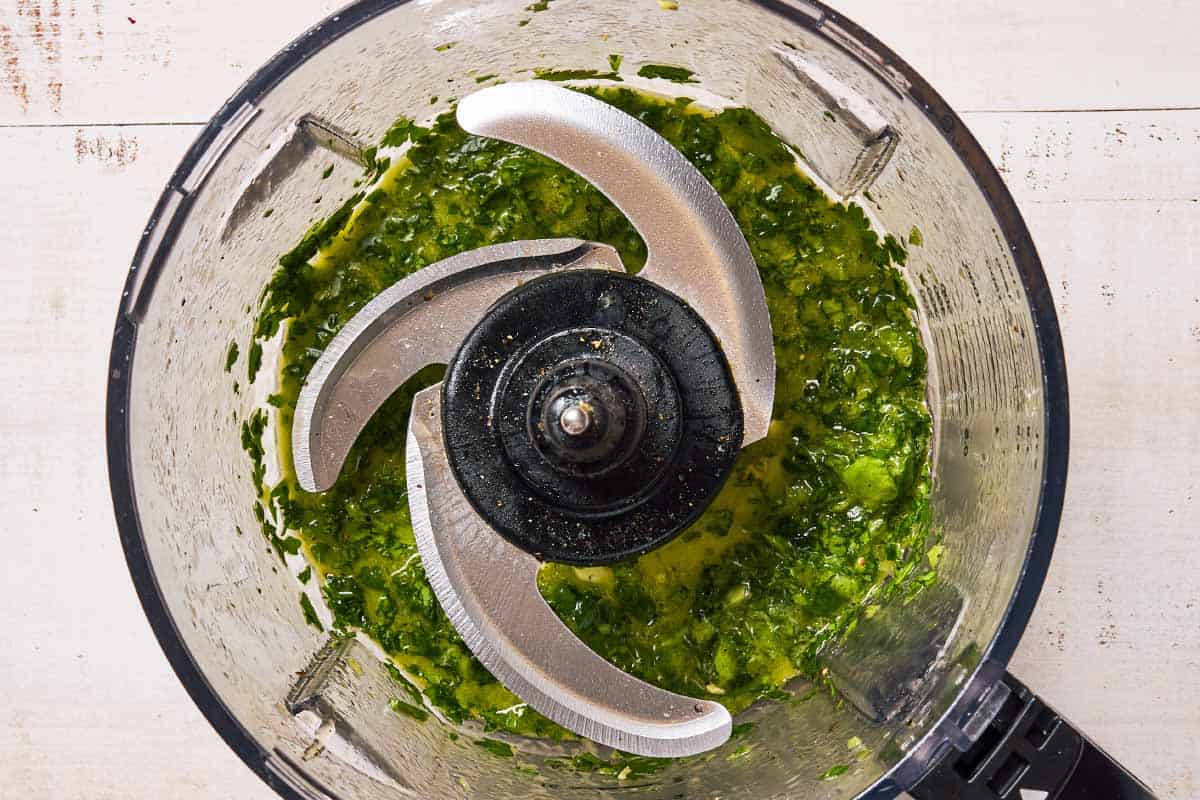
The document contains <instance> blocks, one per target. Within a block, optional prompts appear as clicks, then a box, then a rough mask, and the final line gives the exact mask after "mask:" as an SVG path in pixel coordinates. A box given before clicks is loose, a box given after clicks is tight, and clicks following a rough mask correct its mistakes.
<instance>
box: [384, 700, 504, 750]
mask: <svg viewBox="0 0 1200 800" xmlns="http://www.w3.org/2000/svg"><path fill="white" fill-rule="evenodd" d="M388 706H389V707H390V708H391V709H392V711H395V712H396V713H397V714H403V715H404V716H406V717H412V718H413V719H415V720H416V721H417V722H424V721H425V720H427V719H429V712H428V711H426V710H425V709H423V708H417V707H416V706H414V705H409V704H408V703H406V702H404V701H403V700H398V699H396V698H395V697H393V698H392V699H391V700H388ZM510 755H511V751H510Z"/></svg>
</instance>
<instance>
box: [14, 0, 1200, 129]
mask: <svg viewBox="0 0 1200 800" xmlns="http://www.w3.org/2000/svg"><path fill="white" fill-rule="evenodd" d="M625 1H626V2H653V1H654V0H625ZM340 5H341V4H340V3H338V2H331V0H287V2H280V1H279V0H276V1H275V2H256V3H246V2H237V0H208V2H203V3H169V2H161V0H159V1H158V2H154V1H151V2H135V1H133V0H126V1H125V2H117V1H116V0H4V2H2V3H0V125H12V124H63V123H67V124H78V123H96V122H107V123H125V124H128V123H134V122H168V121H169V122H203V121H205V120H207V119H208V117H209V116H210V115H211V114H212V113H213V112H214V111H215V110H216V109H217V108H218V107H219V106H220V105H221V103H222V102H224V100H225V99H226V98H227V97H229V95H230V94H231V93H232V91H233V89H234V88H236V87H237V85H238V84H239V83H240V82H241V81H242V80H244V79H245V78H246V77H247V76H248V75H249V73H250V71H251V70H253V69H254V68H255V67H257V66H258V65H259V64H261V63H263V62H264V61H265V60H266V59H267V58H269V57H270V56H271V55H273V54H274V53H275V52H276V51H278V50H279V49H280V48H282V47H283V46H284V45H285V44H287V43H288V42H289V41H291V40H292V39H293V38H294V37H296V36H298V35H299V34H300V33H302V32H303V31H304V30H305V29H307V28H308V27H309V26H311V25H312V24H314V23H315V22H317V21H318V20H320V19H322V18H323V17H324V16H326V15H328V14H330V13H333V12H334V11H335V10H336V9H337V8H338V7H339V6H340ZM835 5H836V6H837V7H838V8H839V9H840V10H841V11H842V12H843V13H845V14H846V15H847V16H848V17H850V18H851V19H853V20H854V21H856V22H858V23H859V24H861V25H863V26H864V27H865V28H866V29H867V30H870V31H872V32H874V33H875V35H877V36H879V37H880V38H881V39H883V40H884V41H885V42H887V44H888V45H889V46H890V47H892V48H893V49H894V50H896V51H897V52H898V53H899V54H900V55H901V56H902V57H904V58H906V59H908V60H909V61H910V62H911V63H912V65H913V66H914V67H916V68H917V70H918V71H920V72H921V73H922V74H924V75H925V76H926V77H930V78H932V77H935V76H936V77H938V80H937V81H934V85H935V86H936V87H937V88H938V90H939V91H941V92H942V93H943V94H944V95H945V96H946V98H947V99H948V100H949V101H950V103H951V105H952V106H954V107H956V108H959V109H962V110H1007V111H1017V110H1031V109H1071V110H1077V109H1100V108H1147V107H1154V108H1160V107H1165V108H1178V107H1192V108H1196V107H1200V84H1198V83H1197V82H1196V81H1195V79H1194V78H1195V72H1196V70H1195V65H1196V63H1197V60H1198V59H1200V53H1198V49H1200V44H1198V43H1197V40H1196V36H1195V34H1196V31H1197V30H1200V3H1196V2H1194V0H1155V1H1154V2H1149V3H1138V2H1134V0H1093V2H1087V3H1085V2H1082V0H1050V1H1049V2H1047V1H1046V0H980V2H973V3H969V4H965V3H962V2H961V1H960V0H890V2H881V1H880V0H845V1H844V2H841V3H835ZM964 67H969V68H964Z"/></svg>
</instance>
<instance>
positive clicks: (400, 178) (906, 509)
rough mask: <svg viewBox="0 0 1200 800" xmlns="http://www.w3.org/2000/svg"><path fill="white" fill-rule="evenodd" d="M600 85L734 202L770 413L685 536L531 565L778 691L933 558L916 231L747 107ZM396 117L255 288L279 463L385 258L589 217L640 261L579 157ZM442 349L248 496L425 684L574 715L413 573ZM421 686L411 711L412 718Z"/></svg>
mask: <svg viewBox="0 0 1200 800" xmlns="http://www.w3.org/2000/svg"><path fill="white" fill-rule="evenodd" d="M589 91H591V92H592V93H593V94H595V95H596V96H598V97H600V98H601V99H603V100H605V101H607V102H610V103H612V104H614V105H616V106H618V107H620V108H622V109H624V110H625V111H627V112H628V113H630V114H633V115H635V116H636V117H638V118H639V119H641V120H642V121H643V122H645V123H646V124H647V125H649V126H650V127H652V128H654V129H655V130H656V131H658V132H659V133H660V134H662V135H663V136H664V137H666V139H667V140H669V141H670V142H671V143H672V144H673V145H674V146H675V147H676V148H678V149H679V150H680V152H682V153H683V154H684V155H685V156H686V157H687V158H688V159H689V160H691V162H692V163H694V164H695V165H696V166H697V167H698V168H699V169H700V171H701V172H703V173H704V175H705V177H706V178H707V179H708V180H709V181H710V182H711V183H712V184H713V186H714V187H716V189H717V190H718V191H719V192H720V194H721V196H722V197H723V198H724V200H725V202H726V204H727V205H728V206H729V208H730V209H731V210H732V211H733V213H734V215H735V217H736V218H737V220H738V222H739V224H740V225H741V228H742V230H743V232H744V233H745V235H746V239H747V241H748V242H749V243H750V247H751V249H752V251H753V253H754V256H755V258H756V260H757V262H758V266H759V269H760V271H761V274H762V280H763V285H764V287H765V289H766V294H767V300H768V305H769V307H770V311H771V320H772V326H773V329H774V335H775V348H776V359H777V388H776V399H775V414H774V422H773V424H772V426H771V430H770V435H769V436H768V437H767V438H766V440H764V441H761V442H759V443H757V444H755V445H753V446H752V447H750V448H748V449H746V450H745V451H743V452H742V454H741V456H740V458H739V460H738V462H737V465H736V468H735V470H734V473H733V475H732V477H731V478H730V480H729V481H728V483H727V484H726V486H725V487H724V489H723V490H722V492H721V493H720V495H719V496H718V498H717V499H716V501H715V502H714V503H713V504H712V506H711V507H710V508H709V509H708V510H707V511H706V512H705V514H704V515H703V516H702V517H701V518H700V520H699V521H697V522H696V523H695V524H694V525H693V526H692V527H691V528H690V529H689V530H687V531H685V532H684V533H683V534H682V535H681V536H680V537H679V538H677V539H676V540H675V541H673V542H672V543H670V544H668V545H666V546H665V547H662V548H660V549H659V550H656V551H654V552H651V553H649V554H647V555H645V556H642V557H640V558H638V559H635V560H632V561H629V562H626V563H621V564H618V565H616V566H613V567H604V568H592V569H578V568H571V567H567V566H562V565H548V566H546V567H545V568H544V569H543V571H542V574H541V576H540V585H541V588H542V592H543V594H544V596H545V597H546V600H547V601H548V602H549V603H550V605H551V606H552V607H553V608H554V610H555V611H556V612H557V613H558V614H559V616H560V617H561V618H562V619H563V620H564V621H565V622H566V624H567V625H569V626H570V627H571V628H572V629H573V630H574V631H575V632H576V633H577V634H578V635H579V636H580V637H581V638H582V639H583V640H584V641H585V642H587V643H588V644H589V645H590V646H592V647H593V648H594V649H595V650H596V651H597V652H599V653H601V654H602V655H603V656H605V657H606V658H608V659H609V660H610V661H612V662H613V663H614V664H616V665H617V666H619V667H620V668H622V669H624V670H627V671H628V672H630V673H632V674H634V675H637V676H639V677H641V678H644V679H646V680H648V681H650V682H652V683H655V684H657V685H659V686H662V687H665V688H668V689H672V690H675V691H679V692H683V693H686V694H690V695H693V696H700V697H708V698H711V699H714V700H718V701H720V702H722V703H724V704H725V705H726V706H728V707H729V708H730V710H731V711H734V712H737V711H740V710H742V709H745V708H746V707H747V706H749V705H750V704H751V703H753V702H755V701H756V700H758V699H760V698H775V697H782V696H785V694H784V693H783V691H782V687H783V686H784V684H785V683H786V682H787V681H789V680H790V679H792V678H793V677H795V676H797V675H808V676H810V677H814V676H815V675H816V674H817V673H818V671H819V667H818V653H819V651H820V648H821V647H822V646H823V645H824V644H825V643H827V642H829V641H830V640H831V639H834V638H835V637H838V636H840V635H842V634H843V633H845V632H846V631H847V630H848V629H849V628H850V627H851V626H852V625H853V624H854V622H855V621H856V620H857V618H858V617H859V616H860V615H862V614H872V613H874V611H875V610H877V604H878V603H879V602H881V600H882V599H884V598H886V597H888V596H890V595H893V594H895V593H896V592H903V591H913V588H912V587H919V586H920V585H923V584H927V583H928V582H929V581H930V580H932V577H933V575H932V573H931V572H930V571H929V569H928V566H927V561H926V550H925V547H926V543H927V542H926V540H927V538H928V534H929V526H930V512H929V504H928V494H929V466H928V461H927V451H928V448H929V437H930V418H929V415H928V412H927V411H926V409H925V406H924V396H925V374H926V364H925V352H924V350H923V349H922V346H921V342H920V337H919V335H918V332H917V328H916V326H915V324H914V322H913V318H912V310H913V302H912V299H911V297H910V295H909V293H908V291H907V289H906V286H905V283H904V281H903V279H902V277H901V275H900V273H899V271H898V270H897V269H896V265H898V264H902V263H903V261H904V258H905V251H904V249H903V247H902V246H901V245H900V244H899V243H898V242H897V241H896V240H895V239H893V238H892V237H890V236H889V237H887V238H885V239H884V240H882V241H881V240H880V239H879V238H878V237H877V236H876V234H875V233H874V232H873V231H872V230H871V228H870V226H869V224H868V221H867V218H866V217H865V215H864V214H863V212H862V210H861V209H860V208H858V207H857V206H844V205H840V204H835V203H832V202H830V201H829V200H828V199H827V198H826V197H825V196H824V195H823V194H822V193H821V191H820V190H819V189H818V188H817V187H816V186H815V185H814V184H813V183H812V182H811V181H810V180H808V179H807V178H806V177H805V176H804V175H803V174H802V173H801V172H800V171H799V170H798V169H797V166H796V161H795V157H794V154H793V152H792V151H790V150H789V149H788V148H787V147H786V146H785V145H784V144H783V143H782V142H781V141H780V140H779V139H777V138H776V137H775V136H774V135H773V134H772V133H771V131H770V130H769V129H768V127H767V125H766V124H765V123H764V122H763V120H762V119H760V118H759V117H758V116H756V115H755V114H754V113H752V112H750V111H748V110H745V109H737V108H733V109H727V110H724V111H721V112H719V113H714V112H711V111H706V110H704V109H701V108H698V107H696V106H695V105H693V104H692V103H691V102H690V101H687V100H676V101H669V100H663V99H660V98H654V97H651V96H648V95H646V94H642V93H637V92H634V91H631V90H628V89H619V88H605V89H592V90H589ZM385 141H386V143H387V144H389V145H397V144H401V143H403V142H405V141H407V142H411V146H410V148H409V149H408V150H407V152H406V154H405V156H404V157H403V159H401V160H400V161H399V163H397V164H395V165H394V166H392V167H390V168H389V169H388V170H387V172H386V174H384V176H383V178H382V180H381V182H380V184H379V188H377V189H376V190H375V191H373V192H372V193H371V194H370V195H369V196H367V197H366V201H365V202H362V203H360V202H359V201H360V199H361V197H360V196H357V195H356V196H355V197H353V198H351V200H350V201H349V202H348V203H347V204H346V205H345V206H344V207H343V208H342V209H341V210H339V211H338V212H337V213H336V214H335V215H334V217H333V218H331V219H330V220H327V221H326V222H325V223H323V224H320V225H318V226H315V227H314V229H313V230H312V231H310V232H309V234H308V235H307V236H306V237H305V238H304V240H303V241H302V242H300V243H299V245H298V246H297V248H296V249H295V250H294V251H292V252H291V253H289V254H287V255H285V256H284V257H283V258H282V259H281V261H280V265H281V266H280V269H279V271H278V272H277V273H276V275H275V276H274V278H273V279H272V281H271V283H270V285H269V286H268V289H267V292H266V293H265V295H264V302H263V306H262V308H261V311H260V314H259V318H258V327H257V334H258V336H259V337H260V338H264V337H268V336H271V335H273V334H274V333H275V332H276V331H277V330H278V327H279V325H280V323H281V322H282V321H284V320H287V321H288V325H287V327H286V331H285V334H284V339H283V366H282V371H281V376H280V386H279V390H278V393H277V394H275V395H272V398H271V405H273V406H275V407H276V408H277V409H278V414H279V417H278V420H279V423H280V424H279V436H280V444H281V449H282V451H283V452H282V456H281V460H282V461H283V463H284V465H285V473H286V472H287V471H288V470H290V466H291V454H290V450H289V448H288V447H287V443H288V442H289V441H290V436H291V423H292V414H293V411H294V408H295V402H296V397H297V394H298V392H299V389H300V384H301V381H302V379H303V377H304V376H305V375H306V374H307V373H308V371H309V370H310V369H311V367H312V365H313V364H314V363H315V361H316V359H317V358H318V357H319V355H320V353H321V352H322V350H323V349H324V348H325V346H326V345H327V344H328V343H329V341H330V340H331V339H332V338H333V336H334V335H335V334H336V333H337V332H338V330H339V329H340V328H341V327H342V325H344V324H345V323H346V322H347V321H348V320H349V319H350V318H351V317H352V316H353V315H354V314H355V313H356V312H357V311H358V310H359V309H360V308H362V306H363V305H364V304H365V303H367V302H368V301H369V300H371V299H372V298H373V297H375V296H376V295H377V294H378V293H379V292H381V291H382V290H384V289H385V288H387V287H388V286H390V285H391V284H392V283H394V282H396V281H397V280H400V279H401V278H403V277H404V276H406V275H409V274H411V273H412V272H414V271H416V270H418V269H420V268H422V267H424V266H426V265H428V264H432V263H433V262H435V261H438V260H440V259H443V258H446V257H448V256H451V255H454V254H455V253H459V252H462V251H465V250H469V249H472V248H476V247H480V246H483V245H487V244H493V243H497V242H505V241H511V240H516V239H537V238H547V237H578V238H580V239H588V240H592V241H598V242H605V243H608V244H611V245H613V246H614V247H616V248H617V249H618V250H619V251H620V253H621V255H622V258H623V259H624V261H625V263H626V264H627V265H628V266H629V267H630V268H631V269H634V270H636V269H639V268H640V267H641V265H642V264H643V263H644V261H645V247H644V244H643V243H642V241H641V239H640V238H639V237H638V235H637V233H636V232H635V231H634V230H633V228H632V227H631V226H630V225H629V223H628V221H626V220H625V219H624V217H623V216H622V215H621V214H620V212H618V211H617V209H616V208H614V207H613V206H612V205H611V204H610V203H609V202H608V201H607V200H606V199H605V198H604V197H603V196H602V195H601V194H600V193H599V192H598V191H596V190H595V189H594V188H592V187H591V186H590V185H588V184H587V183H586V182H584V181H583V180H582V179H580V178H579V177H578V176H577V175H575V174H573V173H571V172H570V171H568V170H566V169H564V168H562V167H560V166H558V165H557V164H554V163H553V162H551V161H549V160H547V159H545V158H542V157H541V156H538V155H536V154H533V153H530V152H528V151H526V150H523V149H521V148H518V147H514V146H511V145H508V144H504V143H501V142H498V141H494V140H489V139H481V138H477V137H474V136H469V135H467V134H466V133H464V132H463V131H462V130H461V129H460V128H459V127H458V126H457V124H456V123H455V122H454V118H453V116H452V114H450V113H447V114H445V115H443V116H441V117H439V118H438V119H437V120H436V121H435V122H434V123H433V124H432V126H431V127H429V128H424V127H420V126H417V125H414V124H412V123H411V122H409V121H406V120H401V121H400V122H399V123H398V124H397V126H396V127H394V128H393V130H392V131H391V132H390V133H389V135H388V138H387V139H386V140H385ZM372 158H373V157H372ZM372 169H375V170H380V169H383V167H381V166H380V165H379V164H378V163H376V164H373V167H372ZM356 206H357V208H356ZM440 374H441V369H440V368H431V369H428V370H426V371H425V372H424V373H423V374H421V375H419V376H417V378H415V379H414V380H413V381H411V382H410V383H409V384H408V385H406V386H405V387H404V388H402V389H401V390H400V391H398V392H397V393H396V394H395V395H394V396H393V397H392V398H391V399H390V400H389V401H388V402H387V403H386V404H385V406H384V407H383V408H382V409H381V410H380V412H379V413H378V414H377V415H376V416H375V418H374V419H373V420H372V421H371V423H370V424H369V425H368V426H367V428H366V430H365V431H364V433H363V435H362V436H361V437H360V439H359V441H358V443H357V444H356V445H355V447H354V449H353V451H352V452H351V455H350V457H349V459H348V461H347V464H346V467H345V469H344V470H343V473H342V475H341V477H340V478H339V480H338V483H337V484H336V486H334V488H333V489H331V490H330V491H328V492H325V493H323V494H316V495H314V494H307V493H304V492H302V491H300V490H299V489H298V488H297V487H296V486H295V484H294V480H293V478H292V477H291V476H290V475H288V476H287V477H285V478H284V481H283V482H282V483H281V484H280V485H279V486H276V487H261V486H260V491H259V495H260V498H268V504H269V505H270V503H269V501H270V500H274V501H275V502H277V503H278V504H279V507H280V509H281V511H282V515H283V522H284V524H285V525H286V526H287V527H288V528H289V529H290V530H293V531H296V532H298V535H299V536H300V537H301V538H302V540H303V542H304V544H305V547H306V551H307V553H308V555H309V557H310V559H311V561H312V562H313V564H314V565H315V566H316V568H317V570H318V575H319V577H320V580H321V586H322V591H323V593H324V597H325V599H326V601H327V603H328V605H329V607H330V609H331V610H332V612H333V614H334V618H335V625H336V627H337V628H340V629H361V630H363V631H365V632H366V633H367V634H369V635H370V636H372V637H373V638H374V639H375V640H376V641H378V642H379V644H380V645H382V646H383V648H384V649H385V650H387V651H388V653H390V654H391V656H392V657H393V659H394V660H395V662H396V664H398V665H399V666H400V667H401V668H402V669H403V670H404V672H405V673H406V674H407V675H408V676H409V677H411V678H412V679H413V680H414V682H416V683H417V684H418V685H419V687H420V689H421V691H422V692H423V694H424V697H425V699H426V700H427V702H429V704H430V705H432V706H433V707H434V708H436V709H438V710H439V711H440V712H441V713H442V714H443V715H445V716H446V717H448V718H449V719H451V720H455V721H462V720H467V719H477V720H482V721H483V722H484V723H485V726H486V727H487V728H488V729H500V730H506V731H510V732H514V733H521V734H528V735H536V736H548V737H566V736H569V734H567V733H566V732H565V731H563V730H562V729H560V728H558V727H557V726H556V725H554V724H553V723H550V722H549V721H548V720H545V719H544V718H542V717H540V716H539V715H538V714H536V713H534V712H533V711H532V710H530V709H528V708H527V707H526V706H525V705H524V704H523V703H521V702H520V701H519V700H518V699H517V698H516V697H514V696H513V695H512V694H511V693H510V692H508V691H507V690H506V689H505V688H504V687H503V686H501V685H500V684H499V683H498V682H497V681H496V680H495V679H494V678H493V677H492V676H491V675H490V674H489V673H488V672H487V670H486V669H484V668H483V667H482V666H481V665H480V664H479V663H478V662H477V661H476V660H475V659H474V658H473V657H472V655H471V653H470V652H469V651H468V650H467V648H466V647H465V645H464V644H463V642H462V641H461V639H460V638H459V636H458V635H457V633H456V632H455V631H454V629H453V627H452V626H451V625H450V623H449V621H448V620H447V618H446V616H445V614H444V613H443V612H442V609H441V607H440V606H439V604H438V602H437V600H436V598H435V597H434V594H433V591H432V589H431V588H430V586H429V584H428V582H427V581H426V578H425V573H424V570H423V569H422V565H421V561H420V558H419V556H418V554H417V551H416V548H415V545H414V541H413V532H412V526H411V521H410V518H409V511H408V497H407V494H406V487H405V480H404V476H405V464H404V442H405V433H406V429H407V417H408V412H409V407H410V404H411V401H412V396H413V394H414V393H415V392H416V391H417V390H419V389H420V388H422V387H423V386H427V385H429V384H431V383H433V382H435V381H436V380H438V379H439V377H440ZM261 430H262V419H261V418H260V417H258V416H256V417H255V418H254V419H253V421H252V422H250V423H248V424H247V430H246V431H245V432H244V433H245V437H244V438H247V437H248V441H249V442H250V444H251V450H252V451H253V455H254V456H255V457H256V459H257V461H256V464H255V475H256V479H257V480H259V481H260V482H261V476H262V465H261V459H262V450H261V446H260V445H255V443H254V441H253V439H254V435H261ZM260 505H261V503H260ZM258 513H259V514H260V519H261V518H262V517H263V516H264V514H263V512H262V511H259V512H258ZM269 515H270V512H269V511H268V512H267V514H266V516H269ZM266 528H267V525H266V524H264V530H266ZM271 536H272V537H274V534H273V533H272V534H271ZM271 541H272V545H273V546H274V547H275V548H276V549H280V550H281V552H282V551H283V549H284V548H281V547H280V544H281V542H280V540H279V539H278V538H272V540H271ZM283 541H284V542H288V543H290V542H292V541H295V540H294V539H285V540H283ZM286 549H288V550H291V549H292V548H286ZM938 553H939V554H940V550H939V551H938ZM930 560H933V559H930ZM912 577H917V578H919V580H915V581H914V580H906V579H907V578H912ZM305 614H306V616H307V609H305ZM397 674H399V673H397ZM414 708H415V707H413V706H412V705H411V704H406V706H405V707H404V708H401V709H400V710H401V711H402V712H404V713H409V715H410V716H418V717H419V714H417V715H414V714H411V713H410V711H411V710H414Z"/></svg>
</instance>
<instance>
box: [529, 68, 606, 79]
mask: <svg viewBox="0 0 1200 800" xmlns="http://www.w3.org/2000/svg"><path fill="white" fill-rule="evenodd" d="M533 75H534V77H535V78H537V79H538V80H543V81H582V80H588V79H593V80H609V81H619V80H621V76H620V75H618V74H617V73H615V72H600V71H599V70H595V69H541V68H539V69H535V70H534V71H533Z"/></svg>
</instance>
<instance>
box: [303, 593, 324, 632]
mask: <svg viewBox="0 0 1200 800" xmlns="http://www.w3.org/2000/svg"><path fill="white" fill-rule="evenodd" d="M300 608H301V609H303V611H304V621H305V622H307V623H308V624H309V625H312V626H313V627H314V628H316V629H317V630H319V631H324V630H325V626H324V625H322V624H321V620H320V619H319V618H318V617H317V610H316V609H315V608H313V604H312V600H309V599H308V595H306V594H305V593H304V592H301V593H300Z"/></svg>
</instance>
